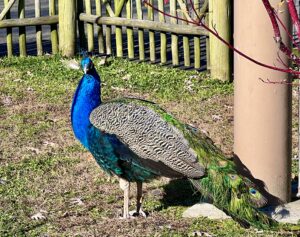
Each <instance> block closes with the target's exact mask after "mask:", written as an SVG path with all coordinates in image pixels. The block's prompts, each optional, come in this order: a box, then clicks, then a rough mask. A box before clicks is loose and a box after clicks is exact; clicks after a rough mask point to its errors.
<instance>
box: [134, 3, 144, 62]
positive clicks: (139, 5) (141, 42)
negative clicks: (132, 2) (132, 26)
mask: <svg viewBox="0 0 300 237" xmlns="http://www.w3.org/2000/svg"><path fill="white" fill-rule="evenodd" d="M136 11H137V18H138V19H139V20H142V19H143V10H142V0H136ZM138 40H139V58H140V60H141V61H143V60H145V41H144V30H143V29H138Z"/></svg>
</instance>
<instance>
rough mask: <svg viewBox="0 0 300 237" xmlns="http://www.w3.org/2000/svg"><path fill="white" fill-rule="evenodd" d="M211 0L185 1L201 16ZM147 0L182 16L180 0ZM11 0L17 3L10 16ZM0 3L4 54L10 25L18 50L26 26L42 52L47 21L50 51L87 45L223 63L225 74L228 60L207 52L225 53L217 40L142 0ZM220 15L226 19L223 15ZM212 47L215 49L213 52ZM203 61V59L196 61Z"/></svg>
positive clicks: (152, 57) (133, 55) (185, 61)
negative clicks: (31, 8)
mask: <svg viewBox="0 0 300 237" xmlns="http://www.w3.org/2000/svg"><path fill="white" fill-rule="evenodd" d="M215 1H216V0H205V1H204V0H194V1H191V2H193V4H194V7H195V9H197V14H199V15H201V14H207V16H206V18H205V19H206V20H207V19H213V18H214V17H213V15H211V12H212V9H211V8H208V6H210V5H213V4H214V2H215ZM226 1H228V2H229V1H230V0H226ZM29 2H31V3H32V5H33V6H34V13H35V14H34V16H32V17H26V14H25V12H26V11H25V10H26V9H25V8H26V7H27V6H28V3H29ZM148 2H149V3H150V4H153V6H154V7H155V8H157V9H159V10H160V11H163V12H165V13H167V14H171V15H175V16H176V15H177V16H179V17H182V18H185V17H187V15H186V14H184V12H185V11H186V9H185V0H169V3H168V4H165V3H164V0H149V1H148ZM45 3H47V5H48V6H47V10H48V14H47V15H45V13H44V12H43V16H42V15H41V5H43V4H45ZM13 5H17V16H15V17H11V9H12V6H13ZM0 7H1V4H0ZM2 9H3V10H2V12H1V13H0V30H1V29H3V28H4V29H6V35H5V36H4V37H6V46H7V55H8V56H12V55H14V54H15V52H14V51H13V37H14V38H15V37H16V36H15V35H14V34H13V31H12V29H13V28H18V34H17V37H18V45H19V55H20V56H26V55H27V48H26V33H27V32H26V29H27V27H28V26H34V27H35V38H36V39H35V41H36V49H37V50H36V51H37V55H42V54H43V52H44V50H43V33H44V32H43V31H42V26H44V25H49V26H50V40H51V51H52V53H53V54H56V53H58V52H60V53H62V55H65V56H74V54H75V53H76V49H77V51H78V50H81V49H87V50H88V51H96V52H97V51H98V52H99V53H100V54H107V55H116V56H117V57H124V56H126V57H128V58H129V59H139V60H142V61H143V60H146V59H148V60H149V61H150V62H153V63H154V62H155V63H158V62H159V63H161V64H165V63H167V61H168V59H169V58H170V59H171V64H172V65H174V66H177V65H179V64H181V65H184V66H186V67H194V68H195V69H199V68H201V67H202V68H203V66H207V68H210V65H212V68H216V67H220V66H222V67H223V68H225V71H226V73H225V74H226V75H227V76H228V75H229V74H230V73H229V71H230V65H229V63H230V62H229V61H230V60H229V61H228V60H227V62H224V60H223V61H222V62H220V61H218V60H215V58H218V57H215V56H214V55H211V57H210V54H211V53H210V52H213V51H215V50H214V49H217V50H218V51H219V50H225V51H226V52H225V55H226V53H227V54H229V53H228V49H227V48H226V46H225V47H224V46H223V49H222V45H221V48H220V47H219V48H218V47H216V44H217V43H216V42H214V43H213V44H212V43H210V41H211V40H210V38H211V37H210V34H209V33H208V32H207V31H205V30H204V29H203V28H202V27H198V26H197V27H196V26H193V25H189V24H187V23H186V22H184V21H182V20H177V19H175V18H169V17H166V16H165V15H164V14H162V13H161V12H158V11H155V10H154V9H153V8H152V7H150V6H147V5H145V4H144V3H143V0H114V1H108V0H77V1H74V0H18V1H16V0H4V5H3V8H2ZM208 9H209V12H210V14H209V16H208ZM225 16H226V15H225ZM192 17H193V16H192ZM221 18H222V17H221ZM216 21H220V17H219V18H218V17H215V19H214V22H213V24H214V25H219V24H218V22H216ZM221 21H223V22H225V23H226V24H227V23H228V21H227V22H226V19H225V20H224V19H223V20H222V19H221ZM207 24H208V21H207ZM222 28H223V27H222ZM228 28H229V27H227V28H226V29H228ZM58 30H59V32H58ZM58 33H59V34H58ZM2 35H3V34H2ZM1 37H2V36H0V38H1ZM229 37H230V35H229ZM79 45H80V46H79ZM216 53H220V52H214V54H216ZM205 57H206V62H205V61H204V60H203V59H204V58H205ZM210 59H214V60H215V61H212V60H210ZM203 63H207V65H201V64H203ZM214 65H215V66H214ZM218 70H219V69H218ZM225 74H224V75H225ZM224 75H223V76H221V78H222V79H228V77H227V76H225V78H224Z"/></svg>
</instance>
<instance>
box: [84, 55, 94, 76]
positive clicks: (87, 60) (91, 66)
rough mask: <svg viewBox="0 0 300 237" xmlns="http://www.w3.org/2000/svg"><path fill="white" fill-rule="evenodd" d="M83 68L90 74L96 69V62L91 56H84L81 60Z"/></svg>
mask: <svg viewBox="0 0 300 237" xmlns="http://www.w3.org/2000/svg"><path fill="white" fill-rule="evenodd" d="M81 68H82V70H83V72H84V74H89V73H90V72H92V71H93V69H94V63H93V61H92V60H91V59H90V58H89V57H84V58H83V59H82V60H81Z"/></svg>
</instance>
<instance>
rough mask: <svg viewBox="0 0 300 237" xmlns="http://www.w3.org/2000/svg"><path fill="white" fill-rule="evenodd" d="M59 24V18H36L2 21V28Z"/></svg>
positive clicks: (0, 25) (0, 22)
mask: <svg viewBox="0 0 300 237" xmlns="http://www.w3.org/2000/svg"><path fill="white" fill-rule="evenodd" d="M52 24H58V16H42V17H36V18H24V19H9V20H2V21H0V28H9V27H20V26H39V25H52Z"/></svg>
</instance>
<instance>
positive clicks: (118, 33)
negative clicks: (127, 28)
mask: <svg viewBox="0 0 300 237" xmlns="http://www.w3.org/2000/svg"><path fill="white" fill-rule="evenodd" d="M120 2H121V1H120V0H115V12H117V11H118V10H117V9H118V6H119V4H120ZM121 15H122V13H120V15H119V16H118V15H116V17H121ZM116 51H117V54H116V55H117V57H123V39H122V27H121V26H116Z"/></svg>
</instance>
